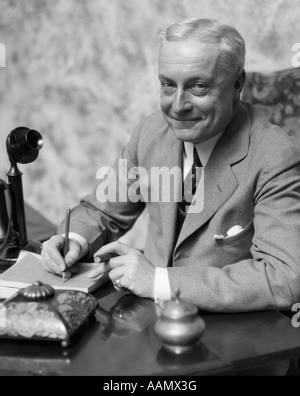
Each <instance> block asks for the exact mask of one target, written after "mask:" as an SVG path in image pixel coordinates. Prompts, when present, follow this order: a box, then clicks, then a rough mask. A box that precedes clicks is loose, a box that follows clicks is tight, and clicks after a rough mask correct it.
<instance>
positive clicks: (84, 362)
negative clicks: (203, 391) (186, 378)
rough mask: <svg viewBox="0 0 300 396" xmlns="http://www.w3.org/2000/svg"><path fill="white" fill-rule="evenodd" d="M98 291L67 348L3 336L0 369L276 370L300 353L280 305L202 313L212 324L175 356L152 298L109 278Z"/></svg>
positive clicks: (298, 336)
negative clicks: (158, 327) (163, 339)
mask: <svg viewBox="0 0 300 396" xmlns="http://www.w3.org/2000/svg"><path fill="white" fill-rule="evenodd" d="M31 224H34V222H32V221H31ZM48 232H50V233H51V230H50V229H49V230H48ZM46 233H47V232H46ZM96 297H97V298H98V300H99V305H100V307H99V310H98V312H97V314H96V317H95V320H93V321H91V323H89V324H88V325H87V326H86V328H85V329H84V331H83V332H82V333H81V334H80V336H79V337H78V339H77V340H76V342H75V343H74V344H73V345H72V346H71V347H70V348H68V349H66V350H63V349H62V348H61V347H60V346H58V345H57V344H52V343H49V344H48V343H33V342H11V341H5V340H0V375H31V374H38V375H72V376H83V375H89V376H91V375H97V376H146V375H173V376H175V375H199V376H200V375H223V374H229V375H231V374H233V375H234V374H238V373H241V372H242V373H244V372H245V371H247V372H248V373H249V371H251V370H252V371H253V370H254V369H256V370H257V371H258V372H259V373H262V372H266V366H267V365H269V367H268V373H269V374H275V375H278V374H283V373H284V372H285V371H286V369H287V366H286V365H284V364H283V366H282V362H284V361H285V360H290V359H293V358H297V357H299V356H300V329H295V328H293V327H292V324H291V319H289V318H288V317H286V316H284V315H283V314H281V313H279V312H255V313H245V314H230V315H229V314H223V315H222V314H209V313H203V314H201V316H202V317H203V319H204V320H205V322H206V325H207V329H206V332H205V334H204V336H203V338H202V340H201V341H200V343H199V344H198V345H197V346H196V347H195V348H194V350H192V351H191V352H190V353H188V354H185V355H181V356H174V355H171V354H169V353H167V352H166V351H164V349H163V348H162V345H161V343H160V341H159V340H158V339H157V337H156V336H155V334H154V331H153V324H154V323H155V320H157V312H156V306H155V304H154V303H152V302H151V301H150V300H145V299H140V298H137V297H135V296H132V295H129V296H128V295H123V294H120V293H117V292H115V291H114V289H113V288H112V286H111V285H109V284H108V285H107V286H105V287H104V288H102V289H101V290H99V291H98V292H97V293H96Z"/></svg>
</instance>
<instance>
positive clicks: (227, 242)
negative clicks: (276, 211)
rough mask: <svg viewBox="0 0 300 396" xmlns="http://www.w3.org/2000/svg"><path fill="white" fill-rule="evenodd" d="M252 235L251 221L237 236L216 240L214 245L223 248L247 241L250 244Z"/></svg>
mask: <svg viewBox="0 0 300 396" xmlns="http://www.w3.org/2000/svg"><path fill="white" fill-rule="evenodd" d="M253 234H254V226H253V220H251V221H250V223H248V224H247V225H246V227H244V229H243V230H242V231H241V232H239V233H238V234H236V235H232V236H227V237H225V238H223V239H216V243H217V244H218V246H220V247H221V246H224V247H225V246H234V245H239V244H240V243H245V242H246V241H249V240H251V242H252V238H253Z"/></svg>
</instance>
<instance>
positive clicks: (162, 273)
mask: <svg viewBox="0 0 300 396" xmlns="http://www.w3.org/2000/svg"><path fill="white" fill-rule="evenodd" d="M222 134H223V132H221V133H219V134H218V135H217V136H215V137H213V138H211V139H209V140H207V141H205V142H203V143H198V144H196V149H197V152H198V155H199V158H200V160H201V163H202V165H203V167H204V172H205V166H206V164H207V162H208V160H209V157H210V155H211V153H212V151H213V149H214V147H215V145H216V144H217V142H218V140H219V139H220V137H221V136H222ZM193 150H194V144H193V143H190V142H184V152H183V176H184V178H185V177H186V176H187V174H188V173H189V171H190V169H191V167H192V165H193ZM204 172H203V173H202V177H203V174H204ZM70 238H71V239H75V240H76V241H77V242H79V244H80V246H81V248H82V250H83V255H82V257H84V256H85V255H87V254H88V251H89V245H88V243H87V241H86V240H85V239H84V238H83V237H82V236H81V235H78V234H76V233H70ZM171 299H172V294H171V287H170V281H169V274H168V268H160V267H156V270H155V278H154V300H155V302H161V301H170V300H171Z"/></svg>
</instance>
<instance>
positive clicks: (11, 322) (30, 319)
mask: <svg viewBox="0 0 300 396" xmlns="http://www.w3.org/2000/svg"><path fill="white" fill-rule="evenodd" d="M97 306H98V301H97V300H96V299H95V298H94V297H93V296H92V295H90V294H87V293H83V292H79V291H75V290H59V291H56V292H55V294H54V296H52V297H48V298H45V299H42V300H37V301H34V300H30V299H26V298H25V297H24V296H22V295H21V293H20V292H18V293H16V295H15V296H13V297H12V298H11V299H9V300H6V301H5V302H4V303H3V304H0V338H13V339H24V340H47V341H57V342H61V343H62V346H64V347H66V346H68V345H69V344H70V342H71V339H72V337H73V336H74V335H75V333H76V332H77V331H78V330H79V329H80V328H81V327H82V325H83V324H84V323H85V322H86V321H87V320H88V319H89V318H90V317H91V316H92V315H94V313H95V310H96V308H97Z"/></svg>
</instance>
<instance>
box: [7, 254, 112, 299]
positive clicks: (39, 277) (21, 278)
mask: <svg viewBox="0 0 300 396" xmlns="http://www.w3.org/2000/svg"><path fill="white" fill-rule="evenodd" d="M98 265H99V264H96V263H78V264H77V265H76V266H77V268H78V273H77V274H73V275H72V278H70V279H69V280H68V281H67V282H65V283H63V279H62V277H60V276H57V275H54V274H51V273H49V272H47V271H46V270H45V269H44V268H43V266H42V264H41V257H40V256H38V255H36V254H32V253H27V254H26V255H25V256H24V257H23V258H21V259H20V260H18V261H17V263H16V264H14V265H13V266H12V267H10V268H9V269H8V270H7V271H5V272H4V273H3V274H1V275H0V299H6V298H9V297H11V296H12V295H13V294H14V293H16V292H17V291H18V290H19V289H23V288H25V287H27V286H30V285H32V284H33V283H34V282H36V281H40V282H42V283H44V284H47V285H50V286H52V287H53V288H54V289H56V290H79V291H82V292H85V293H92V292H93V291H95V290H96V289H98V288H99V287H100V286H102V285H103V284H104V283H106V282H107V280H108V279H109V278H108V275H107V274H105V275H101V276H100V277H98V278H96V279H90V278H88V277H87V273H88V272H89V271H91V270H93V269H95V268H97V266H98Z"/></svg>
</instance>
